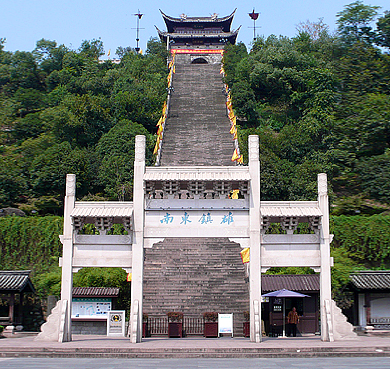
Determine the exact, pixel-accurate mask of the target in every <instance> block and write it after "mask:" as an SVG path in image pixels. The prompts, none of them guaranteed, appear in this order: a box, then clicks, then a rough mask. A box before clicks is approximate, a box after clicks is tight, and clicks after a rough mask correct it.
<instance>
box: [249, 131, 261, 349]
mask: <svg viewBox="0 0 390 369" xmlns="http://www.w3.org/2000/svg"><path fill="white" fill-rule="evenodd" d="M248 155H249V163H248V165H249V174H250V177H251V183H250V206H249V237H250V240H249V244H250V273H249V283H250V285H249V289H250V290H249V300H250V340H251V341H252V342H260V341H261V263H260V160H259V136H257V135H251V136H249V138H248Z"/></svg>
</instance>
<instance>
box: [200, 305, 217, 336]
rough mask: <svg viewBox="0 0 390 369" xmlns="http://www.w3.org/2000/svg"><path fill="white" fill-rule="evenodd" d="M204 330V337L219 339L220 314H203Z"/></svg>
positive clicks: (212, 312)
mask: <svg viewBox="0 0 390 369" xmlns="http://www.w3.org/2000/svg"><path fill="white" fill-rule="evenodd" d="M203 322H204V330H203V335H204V336H205V337H206V338H207V337H214V338H217V337H218V313H216V312H214V311H211V312H206V313H203Z"/></svg>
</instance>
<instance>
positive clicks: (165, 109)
mask: <svg viewBox="0 0 390 369" xmlns="http://www.w3.org/2000/svg"><path fill="white" fill-rule="evenodd" d="M166 111H167V102H166V101H164V106H163V111H162V115H165V113H166Z"/></svg>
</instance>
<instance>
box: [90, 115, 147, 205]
mask: <svg viewBox="0 0 390 369" xmlns="http://www.w3.org/2000/svg"><path fill="white" fill-rule="evenodd" d="M136 135H145V136H146V138H147V150H146V158H147V165H148V164H149V165H150V164H151V163H152V146H153V141H154V140H153V139H152V137H151V135H150V134H149V133H148V132H147V131H146V129H145V128H144V127H142V126H141V125H140V124H137V123H133V122H131V121H129V120H122V121H120V122H119V123H118V124H117V125H116V126H115V127H113V128H112V129H111V130H110V131H109V132H108V133H107V134H105V135H103V137H102V138H101V139H100V141H99V143H98V145H97V147H96V153H97V155H98V156H99V158H100V166H99V169H98V177H99V181H100V184H101V185H102V187H104V191H105V193H106V195H107V196H108V197H109V198H110V199H112V200H122V201H123V200H131V199H132V192H133V191H132V190H133V174H134V169H133V168H134V148H135V136H136Z"/></svg>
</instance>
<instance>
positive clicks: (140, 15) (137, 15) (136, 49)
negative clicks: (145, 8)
mask: <svg viewBox="0 0 390 369" xmlns="http://www.w3.org/2000/svg"><path fill="white" fill-rule="evenodd" d="M134 15H135V16H136V17H137V28H136V29H137V38H136V39H135V40H136V41H137V47H136V48H135V51H136V52H137V53H139V50H140V48H139V46H138V43H139V30H140V29H141V28H139V21H140V19H141V18H142V16H143V14H141V13H140V11H139V9H138V13H137V14H134Z"/></svg>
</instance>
